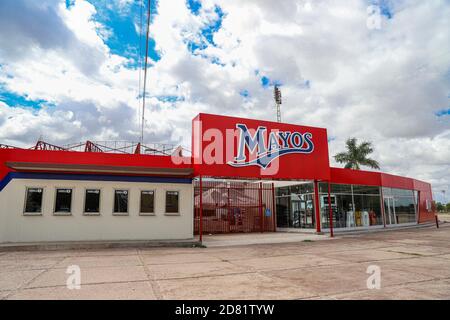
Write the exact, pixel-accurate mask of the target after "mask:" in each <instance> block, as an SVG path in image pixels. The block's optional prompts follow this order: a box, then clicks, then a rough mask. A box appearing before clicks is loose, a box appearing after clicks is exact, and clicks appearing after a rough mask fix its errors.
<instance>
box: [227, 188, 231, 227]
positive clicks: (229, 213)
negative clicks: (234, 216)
mask: <svg viewBox="0 0 450 320" xmlns="http://www.w3.org/2000/svg"><path fill="white" fill-rule="evenodd" d="M227 216H228V217H227V221H228V233H230V232H231V226H230V223H231V222H230V216H231V211H230V186H229V185H227Z"/></svg>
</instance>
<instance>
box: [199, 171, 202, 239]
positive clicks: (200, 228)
mask: <svg viewBox="0 0 450 320" xmlns="http://www.w3.org/2000/svg"><path fill="white" fill-rule="evenodd" d="M202 180H203V179H202V176H200V221H199V233H200V243H201V242H202V241H203V181H202Z"/></svg>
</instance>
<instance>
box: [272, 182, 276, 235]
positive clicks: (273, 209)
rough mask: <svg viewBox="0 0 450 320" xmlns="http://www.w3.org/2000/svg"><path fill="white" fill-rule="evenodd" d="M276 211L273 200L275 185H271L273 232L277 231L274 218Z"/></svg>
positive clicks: (274, 200)
mask: <svg viewBox="0 0 450 320" xmlns="http://www.w3.org/2000/svg"><path fill="white" fill-rule="evenodd" d="M275 210H276V198H275V184H274V183H272V219H273V231H274V232H275V231H277V218H276V216H275Z"/></svg>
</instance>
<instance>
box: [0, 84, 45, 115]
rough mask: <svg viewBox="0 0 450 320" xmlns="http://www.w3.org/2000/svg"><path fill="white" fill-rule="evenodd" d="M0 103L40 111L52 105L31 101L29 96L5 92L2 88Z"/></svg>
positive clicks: (40, 101) (43, 101) (0, 88)
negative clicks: (45, 106)
mask: <svg viewBox="0 0 450 320" xmlns="http://www.w3.org/2000/svg"><path fill="white" fill-rule="evenodd" d="M0 101H2V102H4V103H6V104H7V105H8V106H10V107H26V108H33V109H35V110H39V109H41V108H42V106H43V105H44V104H45V105H47V106H49V105H52V104H50V103H48V101H46V100H42V99H38V100H30V99H28V97H27V95H23V96H21V95H18V94H15V93H13V92H10V91H5V90H4V89H3V88H2V87H0Z"/></svg>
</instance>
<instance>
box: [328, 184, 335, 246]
mask: <svg viewBox="0 0 450 320" xmlns="http://www.w3.org/2000/svg"><path fill="white" fill-rule="evenodd" d="M328 210H329V213H330V237H331V238H333V236H334V234H333V209H332V208H331V183H330V181H328Z"/></svg>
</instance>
